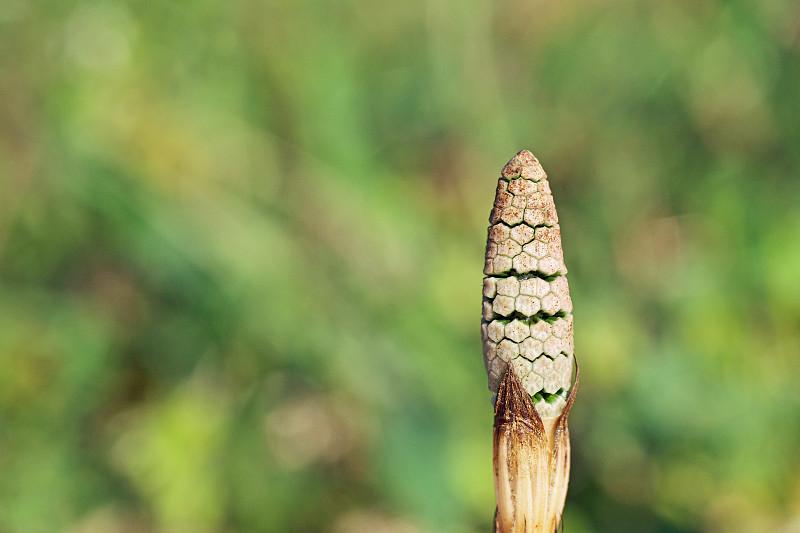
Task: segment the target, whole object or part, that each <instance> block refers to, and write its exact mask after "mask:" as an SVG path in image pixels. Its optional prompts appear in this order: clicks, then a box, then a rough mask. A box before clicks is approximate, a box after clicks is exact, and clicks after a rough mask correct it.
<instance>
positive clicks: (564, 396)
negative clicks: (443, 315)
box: [481, 150, 577, 533]
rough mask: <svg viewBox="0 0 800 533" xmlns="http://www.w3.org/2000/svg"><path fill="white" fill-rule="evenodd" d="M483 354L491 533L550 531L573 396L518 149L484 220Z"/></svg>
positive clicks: (567, 310)
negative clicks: (489, 422)
mask: <svg viewBox="0 0 800 533" xmlns="http://www.w3.org/2000/svg"><path fill="white" fill-rule="evenodd" d="M489 221H490V224H491V225H490V226H489V238H488V241H487V243H486V263H485V266H484V270H483V272H484V274H485V277H484V280H483V320H482V322H481V330H482V337H483V356H484V362H485V365H486V372H487V375H488V377H489V390H490V391H492V392H493V393H495V394H497V400H496V406H495V429H494V432H495V435H494V463H495V467H494V470H495V495H496V499H497V520H496V530H497V531H498V532H500V533H510V532H512V531H513V532H514V533H552V532H553V531H554V530H555V528H556V527H557V526H558V524H559V523H560V520H561V512H562V510H563V506H564V499H565V497H566V491H567V484H568V481H569V431H568V429H567V424H566V422H567V417H568V414H569V408H570V407H571V405H572V401H573V398H574V395H575V392H576V385H577V373H576V382H575V383H574V384H573V382H572V368H573V366H574V365H575V361H574V353H573V340H572V339H573V337H572V300H571V298H570V295H569V285H568V283H567V278H566V273H567V269H566V267H565V266H564V256H563V253H562V249H561V234H560V229H559V226H558V215H557V214H556V209H555V204H554V203H553V196H552V193H551V191H550V184H549V183H548V181H547V175H546V174H545V172H544V170H543V169H542V166H541V165H540V164H539V161H538V160H537V159H536V158H535V157H534V156H533V154H532V153H530V152H529V151H527V150H522V151H521V152H519V153H518V154H517V155H515V156H514V158H513V159H511V161H509V162H508V164H506V166H505V167H504V168H503V171H502V176H501V177H500V179H499V181H498V184H497V194H496V196H495V201H494V209H493V210H492V213H491V216H490V218H489Z"/></svg>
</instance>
